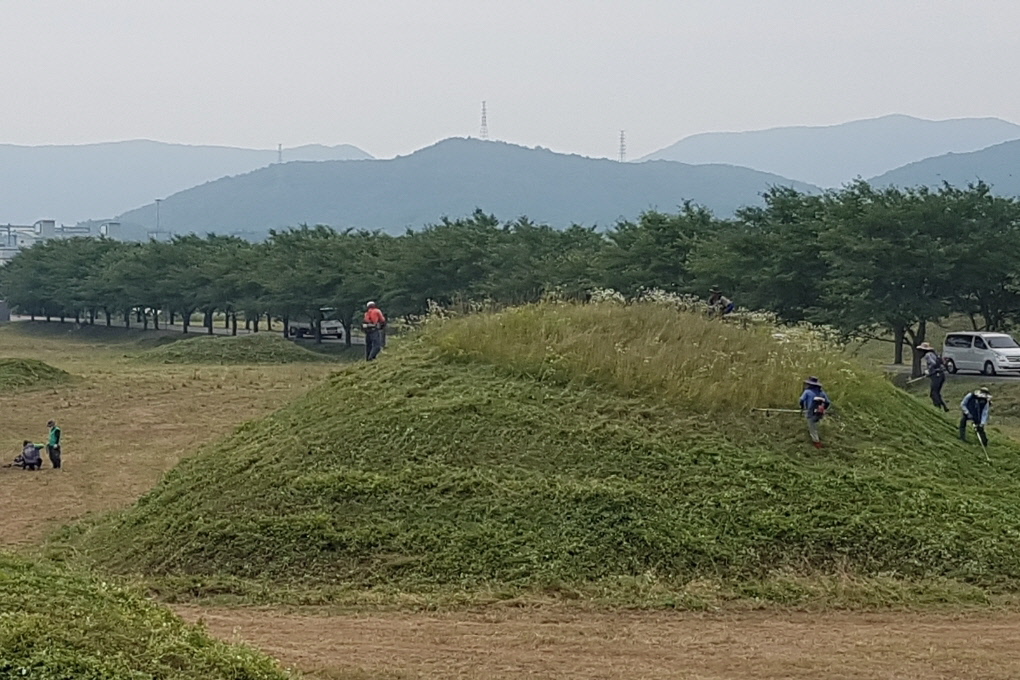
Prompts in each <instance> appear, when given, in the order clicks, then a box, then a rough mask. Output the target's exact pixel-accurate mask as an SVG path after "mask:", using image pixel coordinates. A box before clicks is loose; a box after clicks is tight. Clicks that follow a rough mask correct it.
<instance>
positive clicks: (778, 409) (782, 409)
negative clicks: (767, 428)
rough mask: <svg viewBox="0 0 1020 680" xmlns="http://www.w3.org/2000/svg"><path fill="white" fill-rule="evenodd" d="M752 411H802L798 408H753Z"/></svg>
mask: <svg viewBox="0 0 1020 680" xmlns="http://www.w3.org/2000/svg"><path fill="white" fill-rule="evenodd" d="M751 410H752V411H764V412H765V413H803V411H801V410H800V409H799V408H753V409H751Z"/></svg>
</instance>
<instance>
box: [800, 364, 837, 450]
mask: <svg viewBox="0 0 1020 680" xmlns="http://www.w3.org/2000/svg"><path fill="white" fill-rule="evenodd" d="M831 405H832V404H831V402H830V401H829V395H827V394H826V393H825V390H823V389H822V383H821V381H819V380H818V378H816V377H815V376H811V377H810V378H808V379H807V380H805V381H804V392H803V394H801V395H800V410H801V411H803V412H804V416H805V417H806V418H807V427H808V434H810V435H811V443H812V444H813V445H814V447H815V448H816V449H820V448H822V438H821V436H820V435H819V433H818V423H819V422H821V420H822V418H824V417H825V410H826V409H827V408H829V406H831Z"/></svg>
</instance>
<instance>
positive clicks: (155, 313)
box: [152, 307, 159, 331]
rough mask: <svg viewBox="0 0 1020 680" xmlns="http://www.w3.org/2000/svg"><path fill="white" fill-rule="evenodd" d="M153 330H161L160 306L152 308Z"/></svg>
mask: <svg viewBox="0 0 1020 680" xmlns="http://www.w3.org/2000/svg"><path fill="white" fill-rule="evenodd" d="M152 330H154V331H158V330H159V307H157V308H156V309H154V310H152Z"/></svg>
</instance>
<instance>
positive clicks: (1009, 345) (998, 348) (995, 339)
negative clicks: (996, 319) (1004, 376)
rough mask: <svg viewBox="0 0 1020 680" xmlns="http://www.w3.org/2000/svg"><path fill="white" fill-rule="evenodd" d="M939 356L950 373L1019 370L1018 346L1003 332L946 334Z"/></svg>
mask: <svg viewBox="0 0 1020 680" xmlns="http://www.w3.org/2000/svg"><path fill="white" fill-rule="evenodd" d="M942 359H943V360H944V361H945V363H946V370H947V371H949V372H950V373H956V372H957V371H978V372H980V373H983V374H984V375H997V374H999V373H1020V345H1018V344H1017V342H1016V340H1014V339H1013V338H1012V337H1011V336H1010V335H1007V334H1006V333H983V332H977V331H975V332H971V331H960V332H954V333H949V334H948V335H946V341H945V344H944V345H943V347H942Z"/></svg>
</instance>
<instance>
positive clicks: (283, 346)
mask: <svg viewBox="0 0 1020 680" xmlns="http://www.w3.org/2000/svg"><path fill="white" fill-rule="evenodd" d="M138 360H139V361H144V362H149V363H162V364H287V363H300V362H312V361H329V360H330V359H329V357H328V356H327V355H324V354H319V353H316V352H310V351H308V350H307V349H305V348H304V347H301V346H300V345H297V344H295V343H294V342H291V341H289V340H286V339H285V338H282V337H280V336H279V335H277V334H275V333H260V334H257V335H256V334H252V335H239V336H231V337H224V336H217V335H208V336H201V337H196V338H188V339H187V340H180V341H178V342H174V343H171V344H168V345H163V346H161V347H156V348H154V349H150V350H147V351H145V352H142V353H141V354H139V355H138Z"/></svg>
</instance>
